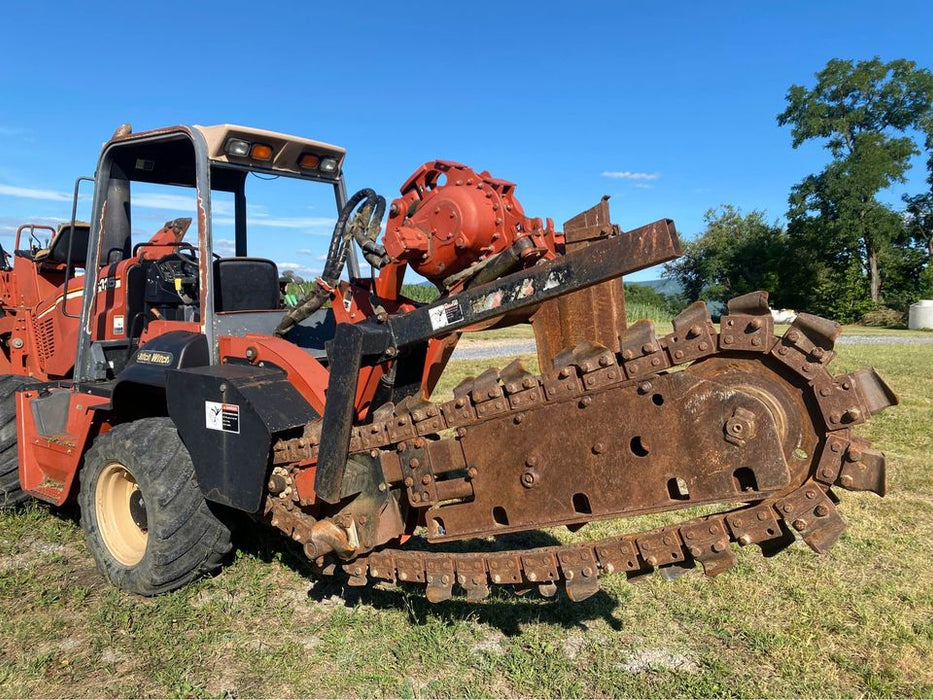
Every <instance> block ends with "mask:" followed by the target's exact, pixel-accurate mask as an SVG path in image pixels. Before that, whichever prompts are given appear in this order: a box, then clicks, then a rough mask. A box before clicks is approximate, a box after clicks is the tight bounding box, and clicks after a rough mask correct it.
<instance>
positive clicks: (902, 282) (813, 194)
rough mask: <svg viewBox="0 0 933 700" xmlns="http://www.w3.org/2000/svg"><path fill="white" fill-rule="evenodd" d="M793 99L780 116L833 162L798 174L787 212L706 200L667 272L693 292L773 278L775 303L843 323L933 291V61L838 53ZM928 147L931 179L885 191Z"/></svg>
mask: <svg viewBox="0 0 933 700" xmlns="http://www.w3.org/2000/svg"><path fill="white" fill-rule="evenodd" d="M786 101H787V106H786V109H785V110H784V111H783V112H781V113H780V114H779V115H777V122H778V124H779V125H780V126H783V127H790V136H791V145H792V146H793V148H795V149H796V148H797V147H799V146H800V145H802V144H804V143H808V142H818V143H821V144H822V145H823V147H824V148H825V149H826V150H827V151H828V153H829V155H830V159H829V162H828V163H827V165H826V167H825V168H823V170H822V171H820V172H818V173H814V174H812V175H808V176H807V177H805V178H804V179H803V180H802V181H801V182H799V183H797V184H796V185H794V186H793V188H792V189H791V191H790V193H789V196H788V210H787V213H786V223H780V222H777V221H769V220H768V215H767V214H766V213H765V212H764V211H760V210H754V211H751V212H749V213H743V212H741V211H740V210H739V209H738V208H737V207H735V206H733V205H723V206H721V207H720V208H718V209H711V210H709V211H707V213H706V215H705V217H704V221H705V229H704V231H703V232H702V233H701V235H700V236H699V237H697V239H696V240H694V241H690V242H687V243H686V244H685V246H684V256H683V257H682V258H679V259H678V260H676V261H674V262H673V263H670V264H668V265H667V268H666V271H665V274H666V275H667V276H669V277H673V278H674V279H676V280H677V281H678V282H679V283H680V285H681V287H682V288H683V295H684V296H685V297H686V298H687V300H695V299H705V300H707V301H725V300H727V299H729V298H730V297H733V296H736V295H738V294H744V293H746V292H750V291H754V290H757V289H765V290H768V291H770V292H771V302H772V307H783V308H794V309H799V310H806V311H810V312H812V313H817V314H820V315H824V316H828V317H830V318H833V319H835V320H837V321H840V322H843V323H850V322H855V321H859V320H861V319H863V318H864V317H865V316H866V315H871V314H872V313H873V312H875V313H877V312H878V311H879V310H881V311H882V312H884V311H885V310H888V309H891V310H893V311H894V312H904V311H905V310H906V309H907V307H908V306H909V305H910V304H911V303H912V302H914V301H916V300H917V299H920V298H933V73H931V72H930V71H929V70H927V69H924V68H918V67H917V65H916V64H915V63H914V62H913V61H909V60H906V59H900V60H895V61H891V62H888V63H885V62H883V61H881V60H880V59H879V58H877V57H876V58H874V59H872V60H868V61H859V62H853V61H850V60H841V59H833V60H831V61H829V62H828V63H827V64H826V66H825V68H823V69H822V70H821V71H820V72H819V73H817V74H816V83H815V85H813V86H812V87H806V86H803V85H792V86H791V87H790V89H789V90H788V92H787V96H786ZM921 154H922V155H925V157H926V161H925V165H926V169H927V178H926V182H925V189H924V190H923V191H921V192H917V193H914V194H907V195H904V196H903V198H902V200H901V201H900V202H899V203H898V204H897V205H892V204H890V203H888V202H886V201H882V199H880V196H882V195H883V194H884V193H885V191H886V190H887V189H888V188H889V187H891V186H892V185H894V184H896V183H904V182H906V181H907V173H908V171H909V170H910V167H911V159H912V158H913V157H915V156H918V155H921ZM895 316H896V314H895Z"/></svg>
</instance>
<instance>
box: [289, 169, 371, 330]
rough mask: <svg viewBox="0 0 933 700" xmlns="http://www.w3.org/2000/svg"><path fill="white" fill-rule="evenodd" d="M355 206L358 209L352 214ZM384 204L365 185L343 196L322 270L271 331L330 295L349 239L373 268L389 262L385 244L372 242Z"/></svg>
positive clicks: (295, 321) (299, 319) (295, 322)
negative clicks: (297, 301) (354, 242)
mask: <svg viewBox="0 0 933 700" xmlns="http://www.w3.org/2000/svg"><path fill="white" fill-rule="evenodd" d="M360 205H362V206H360ZM357 207H359V210H358V211H356V213H355V214H354V213H353V212H354V211H355V210H357ZM385 208H386V200H385V198H384V197H382V196H380V195H378V194H376V192H375V191H374V190H372V189H370V188H368V187H367V188H365V189H362V190H360V191H359V192H357V193H356V194H354V195H353V196H352V197H350V199H348V200H347V203H346V204H345V205H344V206H343V207H342V208H341V210H340V213H339V215H338V216H337V223H336V224H334V233H333V235H332V236H331V239H330V246H329V247H328V249H327V259H326V261H325V263H324V271H323V272H322V273H321V276H320V277H319V278H318V280H317V282H315V284H314V287H313V288H312V289H311V291H310V292H308V294H307V295H306V296H305V297H304V298H303V299H302V300H301V301H300V302H299V303H298V304H297V305H296V306H295V307H294V308H293V309H289V310H288V311H287V312H286V314H285V315H284V316H283V317H282V321H281V323H279V325H278V327H277V328H276V329H275V335H277V336H284V335H285V334H286V333H288V331H290V330H291V329H292V328H293V327H294V326H296V325H298V324H299V323H301V322H302V321H304V320H305V319H306V318H308V317H309V316H311V314H313V313H314V312H315V311H317V310H318V309H320V308H321V307H322V306H323V305H324V302H326V301H327V299H328V298H329V297H330V293H331V290H332V289H333V288H334V287H335V286H336V285H337V283H338V282H340V275H341V274H342V273H343V268H344V267H345V266H346V264H347V255H348V253H349V251H350V245H351V241H356V243H357V245H359V247H360V249H361V250H362V252H363V257H364V258H366V261H367V262H368V263H369V264H370V265H372V266H373V267H374V268H376V269H377V270H378V269H381V268H382V267H384V266H385V265H386V264H387V263H388V262H389V256H388V255H387V254H386V251H385V248H383V247H382V246H381V245H379V244H378V243H376V239H377V238H378V237H379V231H380V230H381V228H382V217H383V215H384V214H385ZM351 215H352V216H351ZM322 283H323V284H322Z"/></svg>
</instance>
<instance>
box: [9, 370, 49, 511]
mask: <svg viewBox="0 0 933 700" xmlns="http://www.w3.org/2000/svg"><path fill="white" fill-rule="evenodd" d="M41 383H42V382H40V381H39V380H38V379H33V378H32V377H24V376H21V375H17V374H3V375H0V510H5V509H7V508H14V507H16V506H18V505H20V504H22V503H24V502H25V501H27V500H28V499H29V494H27V493H24V492H23V490H22V488H21V487H20V483H19V455H18V454H17V436H16V392H17V391H19V390H20V389H25V388H28V387H31V386H36V385H38V384H41Z"/></svg>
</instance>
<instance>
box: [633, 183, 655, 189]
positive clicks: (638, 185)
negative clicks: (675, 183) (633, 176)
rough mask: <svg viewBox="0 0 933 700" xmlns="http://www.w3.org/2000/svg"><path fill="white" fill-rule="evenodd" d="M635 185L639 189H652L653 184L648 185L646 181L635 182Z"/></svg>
mask: <svg viewBox="0 0 933 700" xmlns="http://www.w3.org/2000/svg"><path fill="white" fill-rule="evenodd" d="M635 187H637V188H639V189H641V190H653V189H654V185H649V184H648V183H647V182H636V183H635Z"/></svg>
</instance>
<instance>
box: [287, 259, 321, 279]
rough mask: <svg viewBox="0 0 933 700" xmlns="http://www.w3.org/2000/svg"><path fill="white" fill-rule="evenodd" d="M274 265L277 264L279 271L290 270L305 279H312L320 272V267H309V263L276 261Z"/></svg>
mask: <svg viewBox="0 0 933 700" xmlns="http://www.w3.org/2000/svg"><path fill="white" fill-rule="evenodd" d="M276 265H278V266H279V272H283V271H285V270H291V271H292V272H294V273H295V274H296V275H299V276H300V277H302V278H304V279H305V280H306V281H310V280H313V279H314V278H315V277H317V276H318V275H320V274H321V270H320V268H317V267H311V266H310V265H302V264H301V263H296V262H277V263H276Z"/></svg>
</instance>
